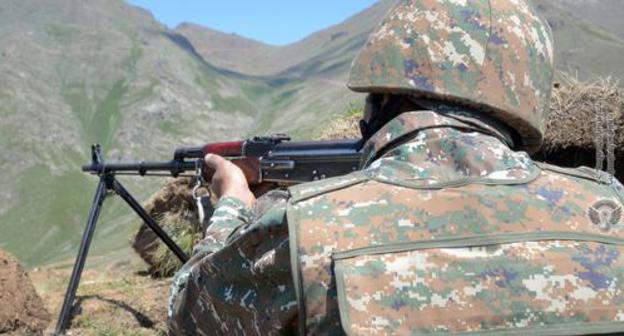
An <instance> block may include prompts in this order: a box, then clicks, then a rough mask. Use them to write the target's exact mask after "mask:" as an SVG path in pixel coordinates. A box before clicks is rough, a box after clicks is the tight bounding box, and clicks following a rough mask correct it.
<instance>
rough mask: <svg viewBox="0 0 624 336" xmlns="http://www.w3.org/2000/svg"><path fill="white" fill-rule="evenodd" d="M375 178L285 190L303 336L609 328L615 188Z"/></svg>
mask: <svg viewBox="0 0 624 336" xmlns="http://www.w3.org/2000/svg"><path fill="white" fill-rule="evenodd" d="M390 171H391V170H390ZM388 172H389V170H386V171H385V172H384V171H383V169H382V170H380V169H368V170H364V171H362V172H357V173H354V174H351V175H349V176H346V177H341V178H336V179H332V180H328V181H322V182H319V183H316V184H308V185H304V186H302V187H299V188H293V189H292V190H291V193H292V199H291V202H290V205H289V208H288V221H289V230H290V231H291V232H290V235H291V246H292V248H291V253H292V254H293V265H294V267H295V270H294V274H297V275H298V276H296V277H295V285H296V287H297V288H296V292H297V293H298V294H299V298H298V300H299V305H300V314H302V316H303V320H305V321H303V320H302V324H305V325H306V329H307V331H309V332H332V331H333V332H336V331H339V330H340V329H341V328H344V330H345V331H346V332H347V333H349V334H371V333H377V332H382V333H388V334H426V333H432V332H433V333H435V332H453V333H457V332H477V333H481V332H494V333H500V334H506V335H507V334H510V333H516V334H518V333H519V334H552V333H557V334H589V333H602V332H616V331H621V330H622V328H623V324H622V322H621V321H622V320H623V319H624V294H623V292H624V284H623V282H624V257H622V252H624V225H622V224H620V223H621V222H620V217H621V211H622V210H621V209H622V205H623V203H624V191H622V188H621V185H620V184H619V183H618V182H617V181H615V180H611V179H610V178H609V176H606V175H604V174H599V173H596V172H593V171H591V170H589V169H562V168H558V167H554V166H549V165H542V164H540V165H539V168H538V167H537V166H535V169H534V170H532V171H531V173H530V174H528V175H525V176H522V177H518V178H514V177H513V176H512V177H509V178H505V177H503V178H488V177H484V178H481V177H468V178H459V179H454V180H449V181H445V182H443V183H438V184H433V185H432V184H428V183H422V181H420V180H418V179H415V180H410V179H397V178H396V177H395V176H388V175H392V174H388Z"/></svg>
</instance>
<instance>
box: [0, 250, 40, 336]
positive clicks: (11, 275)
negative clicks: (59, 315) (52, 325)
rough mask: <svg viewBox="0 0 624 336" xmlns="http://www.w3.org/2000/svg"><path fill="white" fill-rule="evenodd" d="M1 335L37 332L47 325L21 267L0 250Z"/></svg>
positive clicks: (32, 288)
mask: <svg viewBox="0 0 624 336" xmlns="http://www.w3.org/2000/svg"><path fill="white" fill-rule="evenodd" d="M0 303H1V304H0V334H8V335H33V334H34V335H37V334H41V331H42V330H43V328H45V326H46V325H47V324H48V321H49V320H50V314H49V313H48V312H47V311H46V309H45V308H44V305H43V302H42V301H41V298H39V296H38V295H37V292H36V291H35V288H34V287H33V285H32V283H31V282H30V279H29V277H28V275H27V274H26V272H25V271H24V269H23V268H22V266H21V265H20V264H19V262H18V261H17V259H15V258H14V257H13V256H11V255H10V254H8V253H6V252H4V251H2V250H0Z"/></svg>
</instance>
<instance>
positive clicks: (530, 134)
mask: <svg viewBox="0 0 624 336" xmlns="http://www.w3.org/2000/svg"><path fill="white" fill-rule="evenodd" d="M552 41H553V38H552V32H551V31H550V28H549V27H548V25H547V24H546V22H545V20H542V19H541V18H540V17H539V16H538V15H537V13H536V11H535V10H534V9H533V8H532V6H531V4H530V3H529V1H527V0H495V1H492V0H402V1H397V4H396V5H395V6H394V7H393V8H392V9H391V10H390V11H389V13H388V14H387V15H386V17H385V18H384V20H383V21H382V22H381V24H380V25H379V27H378V28H377V29H376V30H375V31H374V32H373V33H372V34H371V36H370V38H369V40H368V42H367V44H366V46H365V47H364V48H363V49H362V51H361V52H360V54H359V56H358V57H357V58H356V59H355V60H354V62H353V64H352V67H351V73H350V79H349V83H348V85H349V87H350V88H351V89H353V90H355V91H360V92H373V93H375V92H376V93H395V94H411V95H414V96H417V97H428V98H432V99H437V100H440V101H447V102H449V103H452V104H456V105H463V106H469V107H473V108H476V109H478V110H481V111H482V113H485V114H488V115H490V116H492V117H494V118H496V119H498V120H500V121H501V122H504V123H506V124H507V125H509V126H510V127H511V128H513V129H515V130H516V131H517V132H518V133H519V134H520V136H521V137H522V140H523V143H521V144H519V146H521V148H522V149H525V150H528V151H533V150H536V149H537V148H538V147H539V145H540V143H541V141H542V135H543V131H544V120H546V118H545V113H547V112H548V104H549V101H550V92H551V84H552V79H553V69H554V65H553V64H554V62H553V55H554V52H553V43H552Z"/></svg>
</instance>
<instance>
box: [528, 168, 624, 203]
mask: <svg viewBox="0 0 624 336" xmlns="http://www.w3.org/2000/svg"><path fill="white" fill-rule="evenodd" d="M537 164H538V166H539V167H540V168H541V169H542V170H543V171H546V172H547V173H548V174H556V175H560V176H567V177H570V178H574V179H581V180H583V181H587V182H589V183H596V184H600V185H604V186H607V187H610V188H612V189H613V190H614V191H615V192H616V193H617V194H618V195H619V196H620V197H624V187H623V186H622V184H621V183H620V181H618V179H617V178H615V177H614V176H613V175H611V174H609V173H607V172H605V171H601V170H597V169H594V168H590V167H585V166H582V167H577V168H564V167H559V166H555V165H551V164H547V163H542V162H537Z"/></svg>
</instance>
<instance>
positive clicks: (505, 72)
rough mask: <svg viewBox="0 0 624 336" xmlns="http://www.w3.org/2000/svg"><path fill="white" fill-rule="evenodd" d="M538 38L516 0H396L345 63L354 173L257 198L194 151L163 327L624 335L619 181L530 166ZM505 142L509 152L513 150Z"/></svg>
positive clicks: (545, 80)
mask: <svg viewBox="0 0 624 336" xmlns="http://www.w3.org/2000/svg"><path fill="white" fill-rule="evenodd" d="M552 78H553V47H552V36H551V32H550V30H549V28H548V26H547V25H546V24H545V22H544V21H543V20H542V19H540V18H539V17H538V16H537V15H536V13H535V11H534V9H533V8H532V7H531V6H530V4H529V3H528V2H527V0H496V1H481V0H403V1H400V2H398V3H397V4H396V5H395V6H394V7H393V8H392V9H391V10H390V12H389V13H388V14H387V16H386V17H385V19H384V20H383V21H382V23H381V24H380V26H379V27H378V28H377V29H376V30H375V31H374V32H373V33H372V35H371V36H370V38H369V40H368V42H367V44H366V46H365V47H364V48H363V50H362V51H361V52H360V54H359V56H358V57H357V59H356V60H355V61H354V62H353V65H352V68H351V74H350V79H349V87H350V88H351V89H353V90H355V91H358V92H367V93H369V96H368V98H367V102H366V109H365V115H364V118H363V120H362V122H361V129H362V134H363V136H364V139H365V140H366V142H365V144H364V147H363V152H364V155H363V158H364V159H363V161H362V164H361V170H360V171H358V172H355V173H353V174H350V175H347V176H344V177H338V178H332V179H327V180H323V181H319V182H314V183H308V184H303V185H300V186H296V187H293V188H290V189H289V190H288V192H287V193H286V194H285V195H282V196H281V197H280V194H277V193H273V194H272V196H273V200H274V201H275V205H273V206H272V207H269V209H268V210H266V211H262V212H258V211H254V209H256V208H257V207H258V204H257V203H262V198H261V199H259V200H258V201H256V200H255V198H254V197H253V195H252V194H251V192H250V191H249V188H248V186H247V184H246V181H245V178H244V176H243V175H242V173H241V172H240V170H239V169H238V168H237V167H236V166H234V165H233V164H231V163H229V162H228V161H225V160H224V159H223V158H220V157H218V156H214V155H212V156H208V157H206V160H205V161H206V165H207V166H209V167H212V168H214V169H215V170H216V174H215V175H214V178H213V180H212V185H213V187H215V188H216V193H217V194H218V196H220V197H221V198H220V201H219V203H218V204H217V206H216V210H215V213H214V216H213V217H212V218H211V220H210V227H209V228H208V230H207V233H206V238H205V240H204V241H202V242H201V243H200V244H199V246H198V247H197V248H196V251H195V255H194V257H193V258H192V260H191V261H190V262H188V263H187V264H186V265H185V266H184V267H183V269H182V270H181V271H180V272H179V273H178V274H177V276H176V279H175V283H174V288H173V290H172V296H171V302H170V311H169V313H170V328H171V331H172V332H173V333H175V334H187V335H190V334H200V335H208V334H227V335H275V334H289V333H299V334H305V333H308V334H331V335H333V334H343V333H346V334H358V335H359V334H402V335H403V334H415V335H420V334H431V333H434V334H435V333H462V332H466V333H468V332H470V333H476V334H481V333H488V334H502V335H508V334H518V335H532V334H557V335H563V334H575V335H577V334H587V333H594V334H600V333H616V332H622V331H624V323H622V321H623V320H624V267H623V266H624V257H623V256H622V252H623V251H624V226H623V225H622V224H621V222H620V218H619V215H620V214H621V207H622V203H623V201H624V190H623V189H622V186H621V185H620V184H619V183H618V182H617V181H615V180H613V179H611V178H608V176H606V175H604V174H599V173H597V172H595V171H592V170H590V169H563V168H558V167H554V166H549V165H545V164H539V163H536V162H533V161H532V160H531V159H530V158H529V156H528V155H527V153H525V152H521V151H518V150H525V151H533V150H535V149H536V148H538V147H539V146H540V143H541V140H542V134H543V131H544V120H545V113H546V112H547V111H548V102H549V97H550V90H551V84H552ZM512 149H514V150H516V151H514V150H512Z"/></svg>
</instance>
